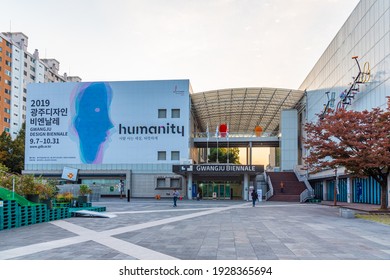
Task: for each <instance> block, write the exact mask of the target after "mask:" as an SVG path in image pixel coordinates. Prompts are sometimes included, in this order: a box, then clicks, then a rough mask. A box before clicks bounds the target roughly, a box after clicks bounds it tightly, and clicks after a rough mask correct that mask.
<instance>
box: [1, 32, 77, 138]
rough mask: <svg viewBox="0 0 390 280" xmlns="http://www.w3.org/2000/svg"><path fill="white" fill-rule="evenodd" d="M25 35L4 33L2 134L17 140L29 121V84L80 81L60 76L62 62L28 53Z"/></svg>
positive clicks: (2, 48) (2, 53)
mask: <svg viewBox="0 0 390 280" xmlns="http://www.w3.org/2000/svg"><path fill="white" fill-rule="evenodd" d="M27 48H28V37H27V36H26V35H25V34H23V33H22V32H12V33H11V32H3V33H0V111H1V112H0V117H1V119H0V132H2V131H6V132H8V133H9V134H10V135H11V137H12V138H15V137H16V136H17V134H18V132H19V130H20V128H21V126H22V124H23V123H24V122H25V120H26V100H27V98H26V95H27V85H28V84H30V83H54V82H68V81H72V82H80V81H81V78H80V77H77V76H72V77H70V76H67V75H66V73H65V74H64V75H60V74H59V65H60V62H59V61H57V60H56V59H41V58H40V57H39V51H38V50H37V49H36V50H35V51H34V52H33V53H29V52H28V49H27Z"/></svg>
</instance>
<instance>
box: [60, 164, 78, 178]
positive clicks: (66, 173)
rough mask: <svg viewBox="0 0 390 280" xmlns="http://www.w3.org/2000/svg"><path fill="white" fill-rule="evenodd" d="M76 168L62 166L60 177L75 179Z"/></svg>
mask: <svg viewBox="0 0 390 280" xmlns="http://www.w3.org/2000/svg"><path fill="white" fill-rule="evenodd" d="M77 173H78V169H76V168H72V167H64V169H63V170H62V176H61V178H62V179H65V180H69V181H77Z"/></svg>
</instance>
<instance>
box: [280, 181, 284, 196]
mask: <svg viewBox="0 0 390 280" xmlns="http://www.w3.org/2000/svg"><path fill="white" fill-rule="evenodd" d="M280 192H281V193H284V183H283V181H282V182H280Z"/></svg>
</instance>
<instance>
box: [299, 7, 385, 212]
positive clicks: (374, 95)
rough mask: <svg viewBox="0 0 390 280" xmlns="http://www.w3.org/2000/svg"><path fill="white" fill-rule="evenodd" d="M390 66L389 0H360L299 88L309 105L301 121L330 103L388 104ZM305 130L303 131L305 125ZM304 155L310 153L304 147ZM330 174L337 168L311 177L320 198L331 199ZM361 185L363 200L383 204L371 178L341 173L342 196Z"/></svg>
mask: <svg viewBox="0 0 390 280" xmlns="http://www.w3.org/2000/svg"><path fill="white" fill-rule="evenodd" d="M359 67H360V69H359ZM389 68H390V2H389V1H383V0H368V1H360V2H359V4H358V5H357V6H356V8H355V9H354V11H353V12H352V14H351V15H350V16H349V18H348V19H347V21H346V22H345V24H344V25H343V26H342V28H341V29H340V31H339V32H338V33H337V35H336V36H335V38H334V39H333V40H332V42H331V43H330V44H329V46H328V48H327V49H326V50H325V52H324V54H323V55H322V56H321V57H320V59H319V60H318V62H317V63H316V64H315V66H314V68H313V69H312V70H311V72H310V73H309V75H308V76H307V77H306V79H305V80H304V82H303V83H302V85H301V86H300V90H304V91H306V96H305V102H306V106H305V109H304V110H303V111H301V116H300V118H301V119H302V120H303V121H302V124H304V123H305V122H313V121H316V119H317V117H318V116H317V114H321V113H323V112H324V108H325V107H326V106H327V105H329V108H333V109H336V110H337V108H340V107H344V108H347V109H351V110H357V111H361V110H365V109H367V110H371V109H372V108H374V107H380V108H382V109H385V108H386V104H387V99H386V96H389V95H390V79H389V78H390V73H389V71H388V69H389ZM359 73H360V77H358V79H357V83H354V81H355V80H356V78H357V76H358V75H359ZM348 92H349V96H348V97H347V98H346V97H345V94H346V93H348ZM301 134H302V135H304V132H303V125H302V126H301ZM301 154H302V155H303V156H305V155H306V151H305V150H304V148H303V147H302V151H301ZM301 162H302V160H301ZM339 174H341V175H342V174H343V171H342V170H340V171H339ZM332 177H334V172H333V171H331V172H328V173H321V174H315V175H312V176H311V180H312V184H314V188H315V191H316V195H317V196H318V197H319V198H320V199H325V200H332V199H333V191H332V189H333V188H334V187H335V182H334V180H332ZM358 184H359V185H363V193H364V201H363V202H365V203H373V204H378V203H379V194H380V191H379V186H378V184H377V183H376V182H375V181H373V180H372V179H371V178H367V179H356V178H349V177H345V178H342V179H341V181H340V188H339V194H338V199H339V200H340V201H345V202H357V200H356V196H354V194H355V193H356V186H357V185H358Z"/></svg>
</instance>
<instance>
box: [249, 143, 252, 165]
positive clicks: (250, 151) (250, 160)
mask: <svg viewBox="0 0 390 280" xmlns="http://www.w3.org/2000/svg"><path fill="white" fill-rule="evenodd" d="M249 165H252V141H251V142H249Z"/></svg>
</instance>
